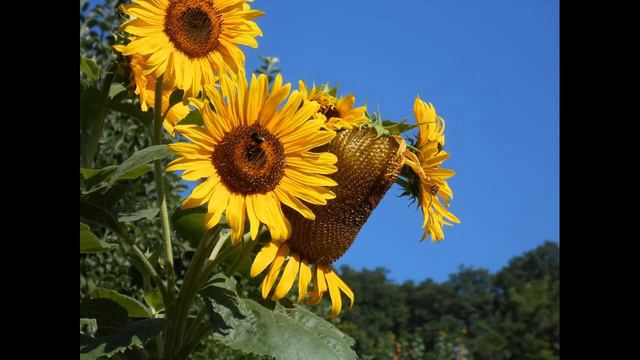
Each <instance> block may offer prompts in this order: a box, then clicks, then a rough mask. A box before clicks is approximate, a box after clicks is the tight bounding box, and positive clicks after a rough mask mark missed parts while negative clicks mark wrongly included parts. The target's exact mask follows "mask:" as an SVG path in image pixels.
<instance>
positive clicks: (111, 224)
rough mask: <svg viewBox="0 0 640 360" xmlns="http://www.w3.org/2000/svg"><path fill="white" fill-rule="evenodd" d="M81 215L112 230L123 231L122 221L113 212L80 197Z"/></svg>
mask: <svg viewBox="0 0 640 360" xmlns="http://www.w3.org/2000/svg"><path fill="white" fill-rule="evenodd" d="M80 217H81V218H84V219H86V220H88V221H92V222H94V223H96V224H99V225H102V226H105V227H106V228H108V229H109V230H111V231H114V232H116V233H121V231H122V230H121V228H120V223H118V220H116V217H115V216H113V214H112V213H111V212H110V211H109V210H107V209H105V208H104V207H102V206H99V205H96V204H93V203H91V202H89V201H87V200H85V199H82V198H81V199H80Z"/></svg>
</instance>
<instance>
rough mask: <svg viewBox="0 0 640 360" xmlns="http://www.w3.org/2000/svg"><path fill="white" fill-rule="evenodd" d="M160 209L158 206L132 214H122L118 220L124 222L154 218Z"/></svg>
mask: <svg viewBox="0 0 640 360" xmlns="http://www.w3.org/2000/svg"><path fill="white" fill-rule="evenodd" d="M159 211H160V210H159V209H158V208H151V209H144V210H140V211H136V212H134V213H132V214H120V215H119V216H118V220H119V221H120V222H123V223H127V222H134V221H138V220H142V219H147V220H153V219H154V218H155V217H156V215H158V212H159Z"/></svg>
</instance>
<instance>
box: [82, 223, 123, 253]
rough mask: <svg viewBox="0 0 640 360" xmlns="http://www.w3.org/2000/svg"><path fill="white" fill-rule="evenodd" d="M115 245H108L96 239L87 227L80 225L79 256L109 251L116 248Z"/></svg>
mask: <svg viewBox="0 0 640 360" xmlns="http://www.w3.org/2000/svg"><path fill="white" fill-rule="evenodd" d="M117 247H118V245H116V244H108V243H106V242H104V241H101V240H100V239H98V237H97V236H95V235H94V234H93V233H92V232H91V230H89V227H88V226H87V225H85V224H83V223H80V253H81V254H94V253H98V252H101V251H109V250H113V249H115V248H117Z"/></svg>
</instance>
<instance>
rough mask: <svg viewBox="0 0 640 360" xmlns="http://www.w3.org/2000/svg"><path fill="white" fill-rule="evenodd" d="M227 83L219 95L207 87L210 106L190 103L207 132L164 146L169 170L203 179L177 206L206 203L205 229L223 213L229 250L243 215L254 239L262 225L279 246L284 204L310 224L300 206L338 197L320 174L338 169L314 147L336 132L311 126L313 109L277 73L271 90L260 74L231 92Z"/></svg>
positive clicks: (286, 230)
mask: <svg viewBox="0 0 640 360" xmlns="http://www.w3.org/2000/svg"><path fill="white" fill-rule="evenodd" d="M231 84H233V83H232V82H231V81H223V82H222V88H221V89H220V90H217V89H215V88H213V87H212V86H207V87H205V92H206V93H207V95H208V97H209V100H203V101H195V102H194V104H195V106H196V107H197V108H198V110H199V111H200V112H201V114H202V118H203V121H204V125H205V126H204V127H201V126H197V125H178V126H176V131H177V132H178V133H180V134H181V135H183V136H185V137H186V138H187V139H189V140H191V143H184V142H177V143H173V144H170V145H169V148H170V149H171V150H172V151H173V152H174V153H176V154H177V155H178V156H179V157H178V158H177V159H176V160H174V161H172V162H171V163H170V164H169V166H168V167H167V171H176V170H184V173H183V174H182V178H183V179H184V180H188V181H195V180H199V179H205V180H204V181H203V182H202V183H201V184H199V185H198V186H196V187H195V188H194V189H193V191H192V192H191V194H190V195H189V197H187V198H186V199H185V200H184V201H183V202H182V204H181V207H182V208H193V207H197V206H201V205H204V204H207V207H208V211H207V214H206V215H205V227H206V228H212V227H213V226H215V225H216V224H217V223H218V222H219V221H220V218H221V216H222V213H223V212H225V211H226V218H227V222H228V223H229V225H230V227H231V230H232V242H233V244H234V245H235V244H237V242H238V241H239V240H240V238H241V236H242V234H243V233H244V228H245V219H246V218H247V217H248V219H249V227H250V233H251V237H252V239H255V238H256V236H257V234H258V230H259V226H260V223H263V224H265V225H266V226H267V228H268V229H269V232H270V234H271V238H272V239H273V240H274V241H284V240H286V239H287V238H288V237H289V235H290V233H291V224H290V223H289V221H288V220H287V218H286V217H285V215H284V213H283V209H282V207H281V204H285V205H287V206H288V207H290V208H291V209H293V210H294V213H299V214H301V215H302V216H303V217H304V218H306V219H314V218H315V215H314V214H313V212H312V211H311V209H310V208H309V207H307V205H305V204H304V203H303V202H302V201H301V200H303V201H305V202H307V203H309V204H315V205H324V204H326V203H327V200H328V199H333V198H334V197H335V194H334V193H333V192H332V191H330V190H328V188H327V186H335V185H336V183H335V181H333V180H331V179H330V178H329V177H327V176H325V174H331V173H333V172H335V171H336V166H335V163H336V161H337V158H336V156H335V155H333V154H331V153H329V152H322V151H311V149H314V148H316V147H319V146H321V145H323V144H326V143H328V142H329V141H331V139H333V138H334V136H335V135H336V134H335V132H333V131H328V130H325V129H322V125H323V123H322V121H321V120H318V119H312V120H308V119H309V118H310V117H311V115H312V114H313V113H315V112H316V111H317V110H318V107H319V105H318V103H316V102H306V103H304V104H303V99H302V95H301V94H300V93H299V92H298V91H294V92H292V93H291V95H290V96H289V92H290V89H291V84H286V85H284V86H283V85H282V77H281V76H280V75H278V76H277V77H276V78H275V81H274V84H273V87H272V88H271V91H269V90H268V81H267V77H266V76H265V75H260V76H259V77H257V78H256V76H255V75H252V79H251V84H250V86H249V85H248V84H247V81H246V79H245V78H244V76H239V77H238V83H237V84H236V86H232V85H231ZM287 97H288V100H287V102H286V104H285V105H284V106H283V107H282V108H280V109H279V108H278V106H279V105H280V103H281V102H283V100H284V99H287ZM211 106H213V108H215V111H213V110H212V108H211Z"/></svg>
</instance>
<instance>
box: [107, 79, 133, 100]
mask: <svg viewBox="0 0 640 360" xmlns="http://www.w3.org/2000/svg"><path fill="white" fill-rule="evenodd" d="M123 91H129V90H127V88H126V87H124V85H122V84H120V83H112V84H111V87H110V88H109V98H110V99H113V98H114V97H115V96H116V95H118V94H120V93H121V92H123Z"/></svg>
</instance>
